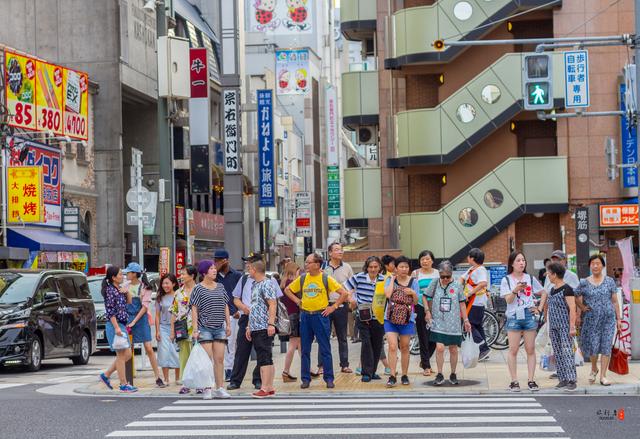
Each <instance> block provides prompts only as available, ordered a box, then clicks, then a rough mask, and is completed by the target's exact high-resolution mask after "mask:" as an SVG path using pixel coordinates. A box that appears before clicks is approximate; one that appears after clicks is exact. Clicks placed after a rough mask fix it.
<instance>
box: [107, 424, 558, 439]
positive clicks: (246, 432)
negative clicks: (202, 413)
mask: <svg viewBox="0 0 640 439" xmlns="http://www.w3.org/2000/svg"><path fill="white" fill-rule="evenodd" d="M528 427H530V426H523V425H492V426H479V427H462V426H455V427H400V428H393V427H380V428H376V427H364V428H349V427H343V428H328V427H324V428H322V427H321V428H317V429H315V428H292V429H280V428H274V429H259V430H257V429H246V428H243V429H232V430H213V429H208V430H204V429H203V430H184V429H178V430H124V431H123V430H119V431H114V432H111V433H109V434H108V435H107V437H153V436H159V437H187V436H213V437H215V436H274V437H282V436H314V435H315V436H321V435H340V436H346V435H356V434H357V435H375V434H380V435H382V434H384V435H389V434H423V435H425V434H431V435H436V434H437V435H440V434H456V435H463V434H478V433H491V434H505V433H516V434H517V433H520V432H522V431H523V428H528ZM536 431H537V432H538V433H564V430H563V429H562V427H558V426H542V425H541V426H536ZM439 439H442V438H439ZM467 439H470V438H467ZM477 439H486V438H477ZM500 439H507V438H504V437H502V436H501V437H500ZM514 439H515V438H514ZM518 439H523V438H522V437H519V438H518ZM536 439H545V438H541V437H537V438H536ZM554 439H559V438H554ZM562 439H568V438H562Z"/></svg>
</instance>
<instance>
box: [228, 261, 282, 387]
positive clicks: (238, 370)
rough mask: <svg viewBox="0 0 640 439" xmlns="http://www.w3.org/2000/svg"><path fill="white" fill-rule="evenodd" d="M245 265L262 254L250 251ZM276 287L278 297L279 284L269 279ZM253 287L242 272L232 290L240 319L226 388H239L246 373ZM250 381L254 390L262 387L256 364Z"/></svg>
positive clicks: (251, 281)
mask: <svg viewBox="0 0 640 439" xmlns="http://www.w3.org/2000/svg"><path fill="white" fill-rule="evenodd" d="M242 260H243V261H245V263H246V264H247V265H249V264H252V263H254V262H256V261H262V260H263V259H262V255H261V254H259V253H255V254H254V253H251V254H250V255H249V256H247V257H245V258H242ZM269 281H270V282H271V283H272V284H273V286H274V287H275V289H276V293H277V295H278V297H281V296H282V291H281V290H280V285H278V282H276V281H275V279H272V278H271V279H269ZM252 287H253V279H252V278H251V277H249V275H248V274H247V273H245V274H243V275H242V277H241V278H240V281H239V282H238V283H237V285H236V287H235V288H234V290H233V303H234V305H235V306H236V307H237V308H238V310H240V319H239V320H238V336H237V339H236V355H235V358H234V360H233V369H232V370H231V380H230V382H229V385H228V386H227V390H236V389H239V388H240V386H241V385H242V381H243V380H244V376H245V374H246V373H247V366H248V364H249V358H250V356H251V349H252V348H253V343H252V341H251V340H247V337H246V332H247V326H248V324H249V312H250V311H251V288H252ZM252 382H253V385H254V387H255V388H256V390H260V388H261V387H262V380H261V378H260V368H259V367H258V366H256V367H255V368H254V369H253V378H252Z"/></svg>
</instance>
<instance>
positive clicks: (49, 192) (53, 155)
mask: <svg viewBox="0 0 640 439" xmlns="http://www.w3.org/2000/svg"><path fill="white" fill-rule="evenodd" d="M7 144H8V145H9V166H22V165H26V166H39V167H41V168H42V182H43V188H42V189H43V194H42V196H43V202H44V210H45V212H44V222H43V223H42V225H44V226H51V227H62V208H61V203H62V188H61V186H62V159H61V155H60V150H59V149H58V148H56V147H53V146H48V145H45V144H43V143H38V142H32V141H30V140H25V139H21V138H19V137H9V138H7ZM24 148H28V149H29V153H28V154H27V158H26V159H25V160H24V162H20V160H19V157H20V153H21V152H22V150H23V149H24Z"/></svg>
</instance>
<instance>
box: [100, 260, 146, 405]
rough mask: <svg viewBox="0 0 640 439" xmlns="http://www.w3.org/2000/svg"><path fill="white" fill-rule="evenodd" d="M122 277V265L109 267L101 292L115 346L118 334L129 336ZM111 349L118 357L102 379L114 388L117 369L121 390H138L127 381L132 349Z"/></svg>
mask: <svg viewBox="0 0 640 439" xmlns="http://www.w3.org/2000/svg"><path fill="white" fill-rule="evenodd" d="M122 279H123V276H122V270H120V267H116V266H115V265H112V266H110V267H109V268H107V274H106V275H105V277H104V280H103V281H102V289H101V293H102V297H103V298H104V308H105V315H106V317H107V325H106V328H105V331H106V333H107V340H108V341H109V346H113V340H114V338H115V337H116V336H118V337H127V328H126V326H125V325H126V323H127V319H128V317H129V316H128V315H127V309H126V308H127V291H126V290H125V289H123V288H122V287H121V286H122ZM127 339H128V337H127ZM111 350H112V351H115V352H116V359H115V360H113V363H111V366H109V368H108V369H107V370H106V371H105V372H103V373H101V374H100V380H101V381H102V382H103V383H104V384H105V385H106V386H107V387H108V388H109V389H112V390H113V386H112V385H111V374H113V372H114V371H117V372H118V379H119V380H120V391H121V392H125V393H132V392H137V391H138V389H137V388H136V387H133V386H132V385H131V384H129V383H128V382H127V376H126V373H125V363H126V362H127V361H129V360H130V359H131V349H130V348H129V347H126V348H122V349H114V348H113V347H111Z"/></svg>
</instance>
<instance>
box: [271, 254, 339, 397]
mask: <svg viewBox="0 0 640 439" xmlns="http://www.w3.org/2000/svg"><path fill="white" fill-rule="evenodd" d="M322 262H323V259H322V256H320V255H318V254H316V253H311V254H310V255H309V256H307V258H306V260H305V262H304V266H305V274H302V275H300V276H298V277H297V278H296V279H294V281H293V282H291V283H290V284H289V286H288V287H287V288H286V289H285V290H284V292H285V294H286V295H287V297H289V298H290V299H291V300H292V301H293V302H294V303H296V304H297V305H298V306H299V307H300V338H301V344H302V368H301V369H302V370H301V373H300V375H301V378H302V385H301V386H300V387H301V388H302V389H307V388H309V384H310V382H311V344H312V343H313V339H314V338H315V339H316V340H317V341H318V346H319V348H320V355H321V357H322V365H323V366H324V374H323V377H324V380H325V382H326V383H327V388H328V389H333V388H334V387H335V384H334V383H333V380H334V375H333V358H332V356H331V343H330V337H331V321H330V320H329V316H330V315H331V314H332V313H334V312H335V311H336V310H337V309H338V308H339V307H340V305H342V304H343V303H344V302H345V301H346V300H347V298H348V293H347V291H346V290H345V289H344V288H343V287H342V285H340V284H339V283H338V281H336V280H335V279H334V278H333V277H331V276H329V275H328V274H326V273H323V272H322V270H321V267H322ZM298 292H301V298H299V297H298V296H296V293H298ZM334 292H337V293H339V297H338V298H337V299H336V300H335V302H334V303H333V304H332V305H329V295H330V294H331V293H334Z"/></svg>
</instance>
